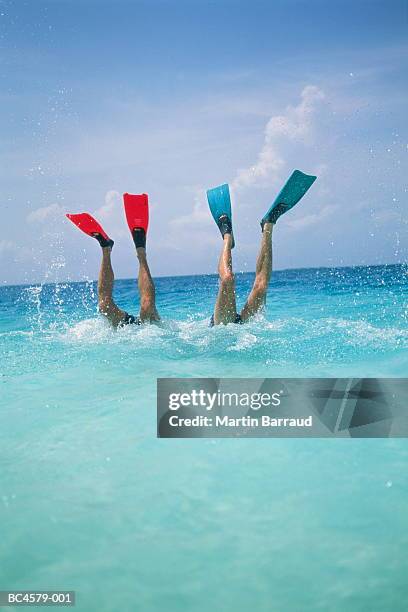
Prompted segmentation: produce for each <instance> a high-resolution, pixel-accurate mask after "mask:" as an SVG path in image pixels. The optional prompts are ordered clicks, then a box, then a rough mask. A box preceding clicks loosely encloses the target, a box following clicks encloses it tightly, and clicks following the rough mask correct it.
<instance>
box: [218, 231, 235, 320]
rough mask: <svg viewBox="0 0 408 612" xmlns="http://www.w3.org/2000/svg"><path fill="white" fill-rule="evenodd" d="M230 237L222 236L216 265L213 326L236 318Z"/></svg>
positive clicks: (227, 235) (229, 235)
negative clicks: (215, 296) (220, 250)
mask: <svg viewBox="0 0 408 612" xmlns="http://www.w3.org/2000/svg"><path fill="white" fill-rule="evenodd" d="M231 245H232V237H231V234H225V235H224V244H223V247H222V252H221V256H220V260H219V263H218V274H219V275H220V288H219V291H218V296H217V301H216V303H215V308H214V325H219V324H220V323H223V324H224V325H226V324H227V323H232V322H233V321H235V318H236V316H237V306H236V302H235V279H234V274H233V272H232V254H231Z"/></svg>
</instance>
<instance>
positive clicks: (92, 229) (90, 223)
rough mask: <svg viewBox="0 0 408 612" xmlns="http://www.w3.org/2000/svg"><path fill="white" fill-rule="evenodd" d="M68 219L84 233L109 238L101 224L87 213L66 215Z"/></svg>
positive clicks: (93, 236)
mask: <svg viewBox="0 0 408 612" xmlns="http://www.w3.org/2000/svg"><path fill="white" fill-rule="evenodd" d="M67 217H68V219H69V220H70V221H72V223H73V224H74V225H76V226H77V227H79V229H80V230H82V231H83V232H84V233H85V234H88V236H92V238H95V237H96V236H97V235H98V234H99V235H101V236H102V237H103V238H105V240H110V238H109V236H108V234H107V233H106V232H105V231H104V230H103V228H102V226H101V225H99V223H98V222H97V221H96V219H94V218H93V217H92V216H91V215H90V214H89V213H79V214H77V215H70V214H68V215H67Z"/></svg>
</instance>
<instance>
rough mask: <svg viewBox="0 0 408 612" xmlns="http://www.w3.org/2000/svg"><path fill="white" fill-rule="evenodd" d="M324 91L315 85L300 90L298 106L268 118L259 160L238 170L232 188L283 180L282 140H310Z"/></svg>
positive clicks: (290, 107)
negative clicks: (314, 117)
mask: <svg viewBox="0 0 408 612" xmlns="http://www.w3.org/2000/svg"><path fill="white" fill-rule="evenodd" d="M324 97H325V96H324V93H323V91H322V90H321V89H319V88H318V87H315V86H314V85H308V86H307V87H305V88H304V89H303V90H302V92H301V100H300V102H299V104H298V105H297V106H288V107H287V108H286V110H285V113H284V114H283V115H276V116H273V117H271V118H270V119H269V121H268V123H267V124H266V127H265V138H264V144H263V146H262V149H261V150H260V152H259V154H258V159H257V161H256V162H255V164H254V165H253V166H250V167H249V168H245V169H241V170H239V171H238V172H237V175H236V177H235V178H234V180H233V182H232V187H233V188H235V189H242V188H245V187H249V186H251V185H263V184H265V183H266V184H270V183H271V182H274V181H280V180H281V179H282V177H281V171H282V170H283V167H284V166H285V160H284V158H283V155H282V152H281V147H280V145H281V143H282V141H283V142H284V141H291V140H292V141H299V140H303V141H306V142H307V141H308V140H309V139H310V137H311V135H312V131H313V116H314V114H315V111H316V108H317V106H318V104H319V102H320V101H322V100H323V99H324Z"/></svg>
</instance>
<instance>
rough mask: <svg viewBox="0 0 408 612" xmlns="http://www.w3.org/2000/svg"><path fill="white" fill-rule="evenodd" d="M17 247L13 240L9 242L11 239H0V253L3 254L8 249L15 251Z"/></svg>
mask: <svg viewBox="0 0 408 612" xmlns="http://www.w3.org/2000/svg"><path fill="white" fill-rule="evenodd" d="M16 248H17V245H16V244H15V243H14V242H11V240H0V255H3V253H7V252H9V251H11V252H12V251H15V250H16Z"/></svg>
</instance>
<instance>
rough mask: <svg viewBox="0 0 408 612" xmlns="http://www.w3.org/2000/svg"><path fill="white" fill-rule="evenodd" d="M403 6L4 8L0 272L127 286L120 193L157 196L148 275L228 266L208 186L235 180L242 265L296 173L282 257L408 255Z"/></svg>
mask: <svg viewBox="0 0 408 612" xmlns="http://www.w3.org/2000/svg"><path fill="white" fill-rule="evenodd" d="M407 6H408V4H407V2H406V1H405V0H404V1H400V0H384V1H382V2H379V1H377V0H364V1H362V0H352V1H349V0H342V1H340V0H331V1H330V2H327V0H324V1H320V0H307V1H303V0H268V1H257V0H250V1H240V0H217V1H212V2H209V1H202V0H188V1H185V0H183V1H177V0H171V1H167V0H147V1H138V0H134V1H123V0H115V1H113V0H110V1H107V0H50V1H48V2H43V1H42V0H36V1H35V2H32V1H31V0H30V1H18V2H12V1H9V0H0V78H1V89H0V100H1V113H0V130H1V132H0V133H1V139H0V175H1V180H0V204H1V208H2V218H1V234H0V270H1V277H0V282H1V283H5V284H7V283H9V284H18V283H38V282H51V281H55V280H57V281H66V280H82V279H88V278H89V279H94V278H96V277H97V273H98V265H99V257H100V252H99V246H98V245H97V243H96V241H93V240H91V239H90V238H88V237H87V236H85V235H83V234H82V233H80V232H79V231H78V230H77V229H76V228H75V227H74V226H73V225H72V224H71V223H70V222H69V221H68V220H66V218H65V213H66V212H83V211H87V212H90V213H91V214H94V215H95V216H96V218H97V219H98V220H99V221H100V222H101V223H102V225H103V227H104V229H105V230H106V232H107V233H108V234H109V235H110V236H111V237H112V238H113V239H114V240H115V247H114V250H113V265H114V269H115V274H116V276H117V277H119V278H129V277H132V276H134V275H135V273H136V268H137V262H136V259H135V256H134V249H133V244H132V242H131V239H130V235H129V232H128V229H127V226H126V224H125V221H124V215H123V207H122V200H121V197H122V193H123V192H130V193H142V192H146V193H148V194H149V199H150V200H149V201H150V216H151V221H150V228H149V235H148V245H147V250H148V257H149V261H150V265H151V269H152V273H153V275H154V276H168V275H179V274H202V273H214V272H215V271H216V265H217V259H218V252H219V249H220V247H221V239H220V236H219V233H218V229H217V227H216V225H215V224H214V222H213V220H212V218H211V217H210V214H209V211H208V206H207V203H206V196H205V191H206V189H208V188H210V187H214V186H215V185H218V184H220V183H224V182H228V183H229V184H230V187H231V194H232V206H233V223H234V233H235V238H236V243H237V246H236V248H235V250H234V268H235V269H236V270H237V271H252V270H254V268H255V260H256V254H257V249H258V246H259V240H260V228H259V221H260V219H261V217H262V216H263V214H264V213H265V212H266V210H267V208H268V207H269V204H270V203H271V202H272V201H273V200H274V198H275V196H276V195H277V193H278V192H279V190H280V188H281V187H282V185H283V183H284V182H285V180H286V179H287V177H288V176H289V174H290V173H291V172H292V170H293V169H294V168H299V169H300V170H303V171H304V172H307V173H312V174H317V176H318V179H317V181H316V182H315V184H314V185H313V187H312V188H311V190H310V191H309V193H308V194H307V195H306V196H305V198H304V199H303V200H302V201H301V202H300V203H299V205H298V206H296V208H294V209H293V210H292V211H290V212H289V213H287V214H286V215H285V216H283V217H282V218H281V219H280V220H279V222H278V224H277V226H276V230H275V232H274V267H275V268H276V269H283V268H294V267H320V266H349V265H368V264H369V265H371V264H384V263H397V262H403V261H406V258H407V245H408V233H407V214H406V205H407V177H408V164H407V157H408V133H407V132H408V130H407V123H408V120H407V110H406V109H407V93H408V87H407V85H408V83H407V80H408V40H407V32H408V9H407Z"/></svg>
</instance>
